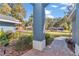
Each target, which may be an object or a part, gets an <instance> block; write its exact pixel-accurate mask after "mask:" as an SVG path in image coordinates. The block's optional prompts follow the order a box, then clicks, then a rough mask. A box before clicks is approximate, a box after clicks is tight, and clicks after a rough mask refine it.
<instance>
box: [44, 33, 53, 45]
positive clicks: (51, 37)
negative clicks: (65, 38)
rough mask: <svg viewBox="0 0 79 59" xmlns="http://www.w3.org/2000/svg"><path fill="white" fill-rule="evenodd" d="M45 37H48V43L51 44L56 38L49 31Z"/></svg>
mask: <svg viewBox="0 0 79 59" xmlns="http://www.w3.org/2000/svg"><path fill="white" fill-rule="evenodd" d="M45 38H46V45H50V44H51V43H52V41H53V39H54V38H53V36H52V35H50V34H48V33H46V34H45Z"/></svg>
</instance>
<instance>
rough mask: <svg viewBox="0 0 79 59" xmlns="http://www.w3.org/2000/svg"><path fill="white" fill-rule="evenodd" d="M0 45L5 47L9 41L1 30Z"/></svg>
mask: <svg viewBox="0 0 79 59" xmlns="http://www.w3.org/2000/svg"><path fill="white" fill-rule="evenodd" d="M0 33H1V34H0V45H1V46H5V45H6V44H8V43H9V40H8V38H7V36H6V33H5V32H4V31H3V30H0Z"/></svg>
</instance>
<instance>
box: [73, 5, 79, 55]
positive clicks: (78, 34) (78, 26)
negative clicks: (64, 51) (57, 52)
mask: <svg viewBox="0 0 79 59" xmlns="http://www.w3.org/2000/svg"><path fill="white" fill-rule="evenodd" d="M72 33H73V36H72V38H73V40H74V42H75V55H77V56H78V55H79V4H77V5H76V18H75V20H74V21H73V31H72Z"/></svg>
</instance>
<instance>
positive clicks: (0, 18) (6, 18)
mask: <svg viewBox="0 0 79 59" xmlns="http://www.w3.org/2000/svg"><path fill="white" fill-rule="evenodd" d="M0 21H2V22H8V23H14V24H21V22H20V21H19V20H17V19H15V18H14V17H11V16H6V15H2V14H0Z"/></svg>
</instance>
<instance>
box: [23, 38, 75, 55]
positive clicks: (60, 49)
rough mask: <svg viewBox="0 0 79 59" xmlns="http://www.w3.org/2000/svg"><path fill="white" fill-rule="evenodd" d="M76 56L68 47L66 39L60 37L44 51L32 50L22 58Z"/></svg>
mask: <svg viewBox="0 0 79 59" xmlns="http://www.w3.org/2000/svg"><path fill="white" fill-rule="evenodd" d="M74 55H75V54H74V53H73V52H72V51H71V50H70V49H69V48H68V47H67V44H66V42H65V37H58V38H55V40H54V41H53V42H52V44H51V45H50V46H48V47H46V48H45V49H44V50H43V51H38V50H35V49H31V50H30V51H28V52H27V53H25V54H23V55H22V56H74Z"/></svg>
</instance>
